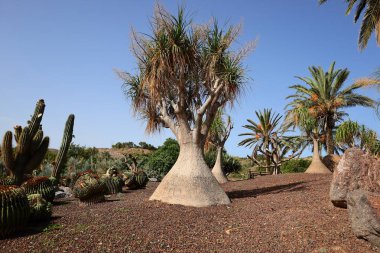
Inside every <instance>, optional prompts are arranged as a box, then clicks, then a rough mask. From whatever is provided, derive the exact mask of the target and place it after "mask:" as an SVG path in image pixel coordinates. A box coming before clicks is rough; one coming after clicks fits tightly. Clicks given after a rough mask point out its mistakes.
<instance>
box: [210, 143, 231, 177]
mask: <svg viewBox="0 0 380 253" xmlns="http://www.w3.org/2000/svg"><path fill="white" fill-rule="evenodd" d="M222 150H223V147H218V149H217V155H216V161H215V165H214V167H213V168H212V171H211V172H212V174H213V175H214V177H215V178H216V180H218V182H219V184H224V183H227V182H228V179H227V177H226V175H225V174H224V172H223V169H222V158H223V157H222Z"/></svg>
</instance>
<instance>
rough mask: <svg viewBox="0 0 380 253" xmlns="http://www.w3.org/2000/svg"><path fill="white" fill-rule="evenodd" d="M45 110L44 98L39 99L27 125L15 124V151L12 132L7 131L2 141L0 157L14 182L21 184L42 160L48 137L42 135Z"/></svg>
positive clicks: (47, 144) (46, 148)
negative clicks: (0, 154)
mask: <svg viewBox="0 0 380 253" xmlns="http://www.w3.org/2000/svg"><path fill="white" fill-rule="evenodd" d="M44 110H45V102H44V100H42V99H41V100H39V101H38V102H37V104H36V108H35V111H34V114H33V116H32V118H31V120H29V121H28V126H26V127H24V128H22V127H21V126H15V140H16V143H17V146H16V149H15V152H14V151H13V148H12V137H13V136H12V132H11V131H7V132H6V133H5V135H4V139H3V143H2V148H1V149H2V159H3V163H4V166H5V168H6V169H7V171H8V172H9V174H10V175H11V176H12V177H14V178H15V183H16V184H17V185H21V183H22V182H23V181H24V180H25V179H26V175H28V174H31V173H32V171H33V170H35V169H36V168H37V167H38V166H39V165H40V164H41V162H42V160H43V159H44V157H45V154H46V152H47V150H48V146H49V137H43V132H42V129H41V120H42V116H43V113H44Z"/></svg>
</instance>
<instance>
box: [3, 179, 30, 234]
mask: <svg viewBox="0 0 380 253" xmlns="http://www.w3.org/2000/svg"><path fill="white" fill-rule="evenodd" d="M0 213H1V215H0V238H5V237H7V236H9V235H10V234H12V233H14V232H16V231H19V230H20V229H22V228H23V227H25V225H26V224H27V222H28V219H29V214H30V207H29V203H28V198H27V197H26V194H25V192H24V190H23V189H21V188H20V187H17V186H4V185H0Z"/></svg>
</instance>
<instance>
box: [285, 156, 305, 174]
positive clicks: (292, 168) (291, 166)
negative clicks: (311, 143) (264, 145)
mask: <svg viewBox="0 0 380 253" xmlns="http://www.w3.org/2000/svg"><path fill="white" fill-rule="evenodd" d="M310 163H311V160H308V159H303V158H295V159H292V160H290V161H287V162H285V163H284V164H283V165H282V166H281V172H282V173H299V172H305V171H306V169H307V168H308V167H309V165H310Z"/></svg>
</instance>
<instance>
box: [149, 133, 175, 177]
mask: <svg viewBox="0 0 380 253" xmlns="http://www.w3.org/2000/svg"><path fill="white" fill-rule="evenodd" d="M178 155H179V144H178V142H177V141H176V140H174V139H171V138H168V139H166V141H165V142H164V144H162V146H159V147H158V149H157V150H156V151H154V152H153V153H152V154H151V155H150V157H149V158H148V162H147V169H146V173H147V174H148V176H149V177H158V178H160V177H163V176H165V175H166V174H167V173H168V172H169V170H170V169H171V168H172V167H173V165H174V164H175V162H176V161H177V158H178Z"/></svg>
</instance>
